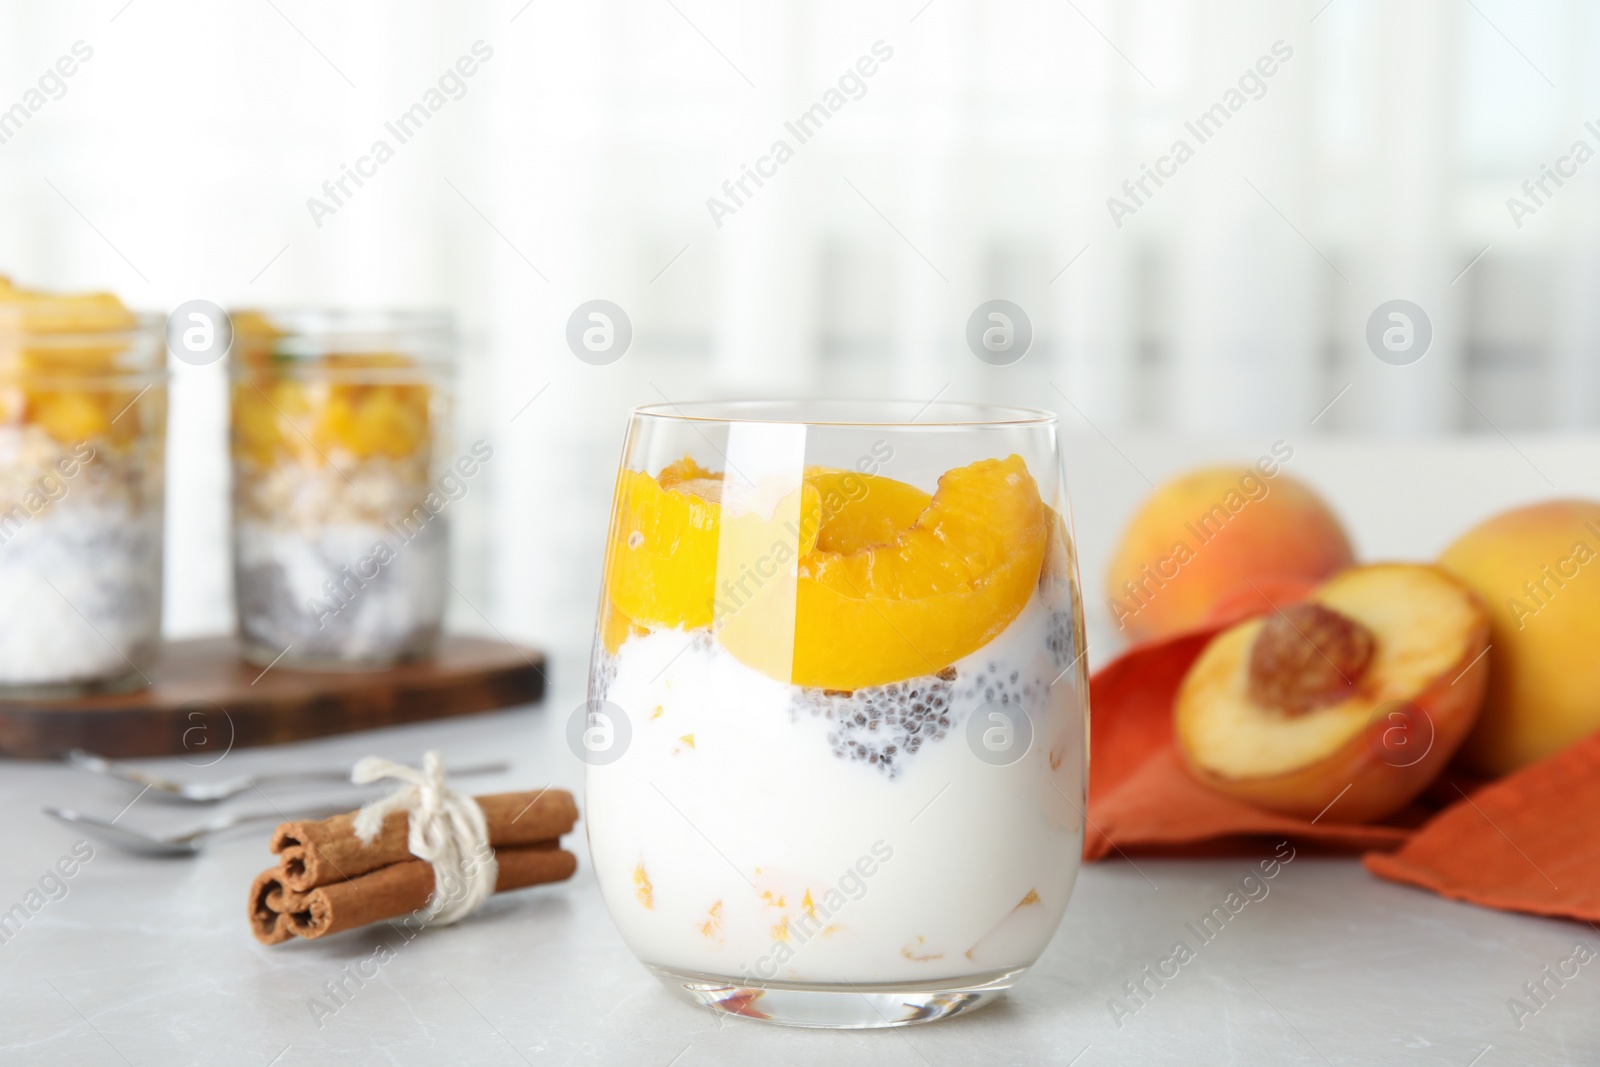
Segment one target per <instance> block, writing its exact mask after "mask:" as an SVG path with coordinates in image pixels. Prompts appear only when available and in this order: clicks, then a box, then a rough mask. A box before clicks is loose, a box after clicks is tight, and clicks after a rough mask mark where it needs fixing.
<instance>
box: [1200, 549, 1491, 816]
mask: <svg viewBox="0 0 1600 1067" xmlns="http://www.w3.org/2000/svg"><path fill="white" fill-rule="evenodd" d="M1488 640H1489V615H1488V612H1487V610H1486V609H1485V608H1484V606H1483V602H1482V601H1481V600H1479V599H1478V596H1477V594H1475V593H1474V592H1472V590H1470V589H1469V588H1467V586H1466V585H1465V584H1464V583H1462V582H1460V581H1459V580H1457V579H1456V578H1454V577H1452V576H1451V575H1450V574H1448V573H1447V572H1445V571H1443V570H1441V569H1440V568H1438V567H1433V566H1428V565H1425V564H1410V563H1380V564H1374V565H1371V566H1364V567H1353V568H1350V569H1349V570H1346V571H1343V572H1341V573H1340V574H1338V575H1335V576H1334V577H1333V578H1332V579H1330V580H1329V581H1327V582H1325V583H1324V584H1323V585H1321V586H1319V587H1318V588H1317V589H1316V590H1314V591H1313V592H1312V593H1311V595H1310V597H1309V599H1308V600H1306V601H1305V602H1303V603H1301V604H1298V605H1294V606H1292V607H1289V608H1286V609H1282V610H1280V611H1277V612H1275V613H1273V614H1271V615H1268V616H1265V617H1263V618H1258V619H1252V620H1251V621H1249V622H1244V623H1240V624H1239V625H1237V626H1235V627H1233V628H1232V629H1230V630H1226V631H1224V632H1223V633H1221V634H1219V635H1218V636H1217V637H1216V639H1215V640H1213V641H1212V642H1211V643H1210V644H1209V645H1208V646H1207V647H1206V650H1205V651H1204V652H1203V653H1201V655H1200V658H1199V659H1197V660H1196V661H1195V663H1194V666H1193V667H1191V668H1190V670H1189V673H1188V675H1187V677H1185V678H1184V681H1183V684H1182V686H1181V687H1180V688H1179V690H1178V695H1177V699H1176V700H1175V701H1174V707H1173V732H1174V737H1175V739H1176V741H1177V745H1178V749H1179V751H1180V752H1181V753H1182V755H1183V759H1184V762H1185V764H1186V765H1187V766H1188V768H1189V770H1190V772H1191V773H1193V774H1194V776H1195V777H1196V778H1198V779H1199V780H1200V781H1202V782H1204V783H1205V784H1207V785H1209V786H1211V787H1212V788H1214V789H1216V790H1217V791H1219V792H1221V793H1224V794H1226V795H1228V796H1231V797H1234V798H1236V799H1239V800H1243V801H1246V802H1248V803H1252V804H1256V805H1258V806H1260V807H1263V808H1269V809H1271V810H1273V811H1280V812H1284V813H1286V814H1290V815H1298V816H1301V817H1304V818H1314V817H1317V816H1319V815H1320V816H1321V817H1322V818H1324V819H1327V820H1328V821H1330V822H1369V821H1372V820H1374V819H1381V818H1383V817H1384V816H1386V815H1389V814H1392V813H1393V812H1395V811H1397V810H1399V809H1400V808H1402V807H1404V806H1405V805H1406V804H1407V803H1409V802H1410V801H1411V799H1412V798H1413V797H1415V796H1416V795H1417V794H1418V793H1419V792H1421V791H1422V789H1424V788H1425V787H1426V786H1427V784H1428V783H1429V782H1430V781H1432V779H1433V778H1434V776H1435V775H1437V774H1438V772H1439V771H1440V770H1441V769H1443V767H1444V766H1445V764H1446V763H1447V762H1449V760H1450V757H1451V756H1452V755H1453V754H1454V753H1455V751H1456V749H1457V748H1458V747H1459V746H1460V744H1461V742H1462V741H1463V740H1464V739H1465V738H1466V736H1467V732H1468V731H1469V730H1470V729H1471V727H1472V724H1473V721H1474V720H1475V719H1476V717H1477V714H1478V708H1479V706H1480V705H1481V704H1482V703H1483V696H1484V692H1485V689H1486V686H1487V683H1488V673H1489V671H1488V661H1487V658H1486V657H1485V656H1484V655H1483V653H1484V650H1485V649H1486V648H1487V646H1488Z"/></svg>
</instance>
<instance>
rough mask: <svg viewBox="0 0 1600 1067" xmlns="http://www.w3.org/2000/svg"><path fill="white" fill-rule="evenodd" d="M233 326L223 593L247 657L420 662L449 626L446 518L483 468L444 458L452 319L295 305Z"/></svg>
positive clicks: (345, 664)
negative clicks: (230, 593) (229, 522)
mask: <svg viewBox="0 0 1600 1067" xmlns="http://www.w3.org/2000/svg"><path fill="white" fill-rule="evenodd" d="M232 319H233V330H234V344H233V353H232V360H233V388H232V452H233V562H234V599H235V604H236V608H237V616H238V632H239V638H240V643H241V646H242V649H243V652H244V655H245V657H246V658H247V659H249V660H250V661H252V662H254V663H256V664H259V665H262V666H266V665H268V664H271V663H281V664H282V665H284V666H287V667H294V668H300V669H310V670H352V669H377V668H381V667H385V666H389V665H391V664H393V663H396V662H398V661H401V660H406V659H414V658H419V657H425V656H427V655H430V654H431V653H432V651H433V649H434V647H435V644H436V642H437V640H438V636H439V631H440V626H441V623H442V621H443V616H444V605H445V591H446V589H447V581H446V574H447V565H448V559H449V533H448V531H449V517H448V514H447V513H448V510H449V507H450V505H451V504H452V503H453V502H454V501H455V500H456V499H459V497H460V496H461V495H462V494H463V493H464V492H465V489H466V482H465V480H464V479H465V478H470V477H471V475H472V474H473V473H476V465H477V463H478V462H479V461H480V460H481V459H483V458H485V457H482V456H478V457H473V456H471V455H469V456H464V457H462V458H461V459H459V460H456V461H455V462H454V463H452V462H451V461H450V457H449V456H448V455H447V454H446V448H447V444H446V441H445V438H444V428H445V426H446V425H447V423H448V404H449V393H448V388H449V371H450V363H451V359H452V356H453V353H454V333H453V327H452V325H451V320H450V318H449V317H448V316H446V315H434V314H422V313H390V312H338V311H316V310H299V311H286V312H273V313H264V312H256V311H240V312H235V313H234V314H233V316H232ZM461 464H467V465H469V466H470V467H471V468H473V469H472V470H471V472H470V473H469V472H468V471H467V470H466V469H465V468H463V469H461V470H460V471H458V470H457V469H456V468H457V467H458V466H459V465H461Z"/></svg>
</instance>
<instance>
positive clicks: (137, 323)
mask: <svg viewBox="0 0 1600 1067" xmlns="http://www.w3.org/2000/svg"><path fill="white" fill-rule="evenodd" d="M129 315H130V316H131V317H132V319H133V322H132V324H131V325H123V324H118V325H115V326H108V327H106V328H105V329H97V328H95V327H92V326H91V327H85V328H83V329H74V330H53V329H52V330H41V329H37V328H29V327H26V326H23V325H20V324H19V323H17V322H15V321H14V320H11V319H8V318H7V317H6V316H5V315H3V314H0V343H4V344H7V345H15V344H26V345H28V346H29V347H30V348H102V347H104V346H106V345H114V344H118V343H127V344H133V343H134V342H135V341H139V340H149V339H151V338H155V337H160V338H162V339H163V340H162V349H163V351H165V347H166V343H165V337H166V332H167V316H165V315H163V314H161V313H160V312H157V311H133V312H129Z"/></svg>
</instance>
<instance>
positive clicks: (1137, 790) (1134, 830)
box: [1083, 629, 1426, 860]
mask: <svg viewBox="0 0 1600 1067" xmlns="http://www.w3.org/2000/svg"><path fill="white" fill-rule="evenodd" d="M1217 632H1218V631H1217V630H1216V629H1211V630H1201V631H1196V632H1194V633H1189V634H1183V635H1180V636H1178V637H1174V638H1170V639H1168V640H1166V641H1158V642H1153V643H1151V644H1148V645H1141V646H1139V647H1137V648H1134V649H1131V650H1130V651H1128V652H1126V653H1124V654H1123V655H1122V656H1120V657H1118V658H1117V659H1115V660H1113V661H1112V662H1110V663H1108V664H1106V665H1105V666H1104V667H1102V668H1101V669H1100V670H1099V671H1098V672H1096V673H1095V675H1094V677H1093V678H1092V679H1090V681H1089V708H1090V712H1089V734H1090V740H1089V752H1090V759H1089V811H1088V816H1089V826H1088V830H1087V832H1086V834H1085V836H1084V844H1083V853H1084V858H1085V859H1088V860H1098V859H1102V858H1104V857H1105V856H1106V855H1108V854H1109V853H1111V852H1113V851H1116V852H1124V851H1127V852H1133V851H1138V852H1174V851H1182V852H1194V851H1207V852H1208V851H1215V850H1216V848H1217V847H1218V846H1222V847H1228V846H1232V847H1237V846H1239V845H1242V844H1245V843H1246V842H1247V841H1248V840H1249V839H1253V838H1261V839H1271V841H1274V842H1276V841H1282V840H1284V839H1286V838H1287V839H1290V840H1293V841H1295V842H1297V843H1302V844H1310V845H1317V846H1321V847H1323V848H1326V849H1333V850H1338V851H1355V852H1360V851H1366V850H1368V849H1392V848H1395V847H1397V846H1399V845H1400V844H1401V843H1403V842H1404V841H1405V840H1406V838H1407V837H1409V836H1410V834H1411V829H1410V828H1411V827H1414V826H1415V825H1417V824H1418V823H1419V822H1420V821H1421V820H1422V819H1423V818H1425V817H1426V813H1425V812H1423V811H1419V810H1413V809H1408V810H1407V811H1406V812H1404V813H1402V814H1401V815H1399V816H1396V817H1395V818H1394V819H1392V820H1391V821H1390V823H1389V824H1383V825H1367V826H1352V825H1349V824H1343V823H1336V822H1327V821H1322V820H1320V819H1319V820H1310V819H1300V818H1295V817H1293V816H1289V815H1279V814H1276V813H1274V812H1270V811H1265V810H1263V809H1261V808H1256V807H1252V806H1250V805H1249V804H1244V803H1241V802H1239V801H1237V800H1230V799H1229V798H1227V797H1224V796H1222V795H1221V794H1219V793H1216V792H1213V791H1212V790H1210V789H1208V788H1207V787H1205V786H1203V785H1201V784H1200V783H1199V782H1198V781H1196V780H1195V779H1194V777H1193V776H1192V775H1190V774H1189V772H1188V771H1187V770H1185V769H1184V767H1183V762H1182V760H1181V759H1180V758H1179V756H1178V751H1177V749H1176V748H1175V747H1174V745H1173V741H1172V701H1173V697H1174V696H1176V695H1177V691H1178V685H1179V684H1180V683H1181V682H1182V681H1183V676H1184V675H1185V674H1186V673H1188V670H1189V665H1190V664H1192V663H1193V662H1194V661H1195V658H1196V657H1198V656H1199V655H1200V652H1201V650H1202V649H1204V648H1205V646H1206V644H1207V643H1208V642H1210V640H1211V638H1212V637H1214V636H1216V634H1217Z"/></svg>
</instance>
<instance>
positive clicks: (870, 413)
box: [631, 399, 1056, 430]
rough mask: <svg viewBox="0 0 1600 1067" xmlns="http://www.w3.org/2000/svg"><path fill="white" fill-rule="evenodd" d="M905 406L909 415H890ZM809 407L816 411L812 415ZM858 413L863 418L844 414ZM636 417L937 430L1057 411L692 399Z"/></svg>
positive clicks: (1013, 422)
mask: <svg viewBox="0 0 1600 1067" xmlns="http://www.w3.org/2000/svg"><path fill="white" fill-rule="evenodd" d="M894 408H901V409H904V410H905V411H906V412H907V413H908V414H909V416H910V417H909V418H907V417H904V416H902V417H900V418H895V417H892V416H890V415H887V414H884V413H883V412H884V411H885V409H894ZM807 409H815V412H814V413H808V410H807ZM848 409H857V410H859V412H860V414H859V415H856V416H848V415H846V414H844V413H843V412H844V411H846V410H848ZM631 417H632V418H635V419H641V418H648V419H663V420H666V421H668V422H686V423H723V424H727V423H769V424H781V425H803V426H839V427H861V428H867V427H879V428H885V429H889V428H893V429H908V430H910V429H936V428H950V427H962V426H968V427H983V428H994V427H1007V426H1054V425H1055V424H1056V416H1055V413H1054V412H1050V411H1044V410H1041V409H1039V408H1028V407H1019V406H1015V405H1010V404H987V403H979V402H969V401H963V400H930V401H923V400H889V399H879V400H832V399H824V400H686V401H682V402H674V401H671V400H668V401H664V402H661V403H651V404H641V405H639V406H638V407H635V408H634V409H633V411H632V412H631Z"/></svg>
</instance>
